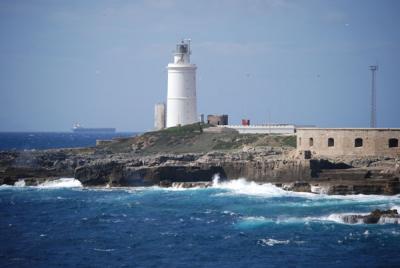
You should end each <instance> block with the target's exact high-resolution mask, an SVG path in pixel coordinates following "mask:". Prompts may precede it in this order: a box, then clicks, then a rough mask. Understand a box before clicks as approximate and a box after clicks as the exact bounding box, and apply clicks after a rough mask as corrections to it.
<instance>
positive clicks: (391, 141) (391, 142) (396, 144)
mask: <svg viewBox="0 0 400 268" xmlns="http://www.w3.org/2000/svg"><path fill="white" fill-rule="evenodd" d="M394 147H399V140H398V139H389V148H394Z"/></svg>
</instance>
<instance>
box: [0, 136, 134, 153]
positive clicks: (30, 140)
mask: <svg viewBox="0 0 400 268" xmlns="http://www.w3.org/2000/svg"><path fill="white" fill-rule="evenodd" d="M137 134H140V133H138V132H115V133H74V132H0V151H2V150H17V151H21V150H43V149H56V148H76V147H89V146H95V145H96V140H110V139H112V138H118V137H131V136H135V135H137Z"/></svg>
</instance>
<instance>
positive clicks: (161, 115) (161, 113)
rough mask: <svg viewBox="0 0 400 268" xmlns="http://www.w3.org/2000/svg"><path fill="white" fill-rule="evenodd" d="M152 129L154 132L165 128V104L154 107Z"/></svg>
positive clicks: (161, 103)
mask: <svg viewBox="0 0 400 268" xmlns="http://www.w3.org/2000/svg"><path fill="white" fill-rule="evenodd" d="M154 128H155V129H156V130H160V129H164V128H165V103H163V102H160V103H157V104H156V105H155V106H154Z"/></svg>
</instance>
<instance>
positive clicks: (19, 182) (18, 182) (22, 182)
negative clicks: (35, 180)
mask: <svg viewBox="0 0 400 268" xmlns="http://www.w3.org/2000/svg"><path fill="white" fill-rule="evenodd" d="M14 186H15V187H25V181H24V180H18V181H16V182H15V183H14Z"/></svg>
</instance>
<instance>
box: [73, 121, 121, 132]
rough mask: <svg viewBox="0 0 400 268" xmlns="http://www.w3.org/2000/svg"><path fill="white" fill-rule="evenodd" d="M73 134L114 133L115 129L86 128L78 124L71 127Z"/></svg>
mask: <svg viewBox="0 0 400 268" xmlns="http://www.w3.org/2000/svg"><path fill="white" fill-rule="evenodd" d="M72 132H74V133H115V132H116V129H115V128H112V127H101V128H97V127H96V128H88V127H83V126H81V125H80V124H79V123H76V124H74V125H73V127H72Z"/></svg>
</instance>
